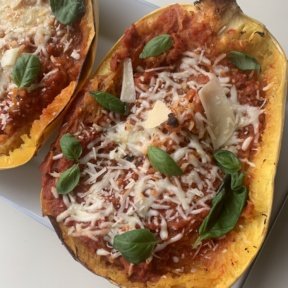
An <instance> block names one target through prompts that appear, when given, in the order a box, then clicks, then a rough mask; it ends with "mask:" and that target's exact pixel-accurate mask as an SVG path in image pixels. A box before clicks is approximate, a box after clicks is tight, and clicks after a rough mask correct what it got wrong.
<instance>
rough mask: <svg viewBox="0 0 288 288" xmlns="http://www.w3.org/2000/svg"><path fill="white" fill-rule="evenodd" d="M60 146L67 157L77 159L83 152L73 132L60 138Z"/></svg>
mask: <svg viewBox="0 0 288 288" xmlns="http://www.w3.org/2000/svg"><path fill="white" fill-rule="evenodd" d="M60 146H61V150H62V153H63V155H64V157H65V158H67V159H69V160H75V161H77V160H78V159H79V157H80V156H81V154H82V146H81V144H80V142H79V141H78V140H77V139H76V138H75V137H74V136H72V135H71V134H64V135H63V136H62V137H61V139H60Z"/></svg>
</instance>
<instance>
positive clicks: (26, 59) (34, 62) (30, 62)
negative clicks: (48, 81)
mask: <svg viewBox="0 0 288 288" xmlns="http://www.w3.org/2000/svg"><path fill="white" fill-rule="evenodd" d="M40 70H41V63H40V60H39V58H38V57H37V56H36V55H32V54H23V55H22V56H20V57H19V58H18V59H17V61H16V64H15V66H14V68H13V71H12V79H13V81H14V83H15V84H16V85H17V86H18V87H21V88H23V87H29V86H30V85H31V84H33V82H34V81H35V80H36V79H37V77H38V76H39V73H40Z"/></svg>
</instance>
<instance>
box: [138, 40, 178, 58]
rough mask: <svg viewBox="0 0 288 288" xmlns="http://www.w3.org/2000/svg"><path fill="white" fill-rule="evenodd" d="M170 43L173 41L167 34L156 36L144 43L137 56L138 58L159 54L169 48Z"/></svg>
mask: <svg viewBox="0 0 288 288" xmlns="http://www.w3.org/2000/svg"><path fill="white" fill-rule="evenodd" d="M172 45H173V41H172V38H171V36H170V35H169V34H162V35H159V36H156V37H154V38H152V39H151V40H150V41H149V42H148V43H146V45H145V46H144V49H143V51H142V53H141V54H140V56H139V57H140V59H145V58H148V57H155V56H159V55H161V54H163V53H164V52H166V51H167V50H169V49H170V48H171V47H172Z"/></svg>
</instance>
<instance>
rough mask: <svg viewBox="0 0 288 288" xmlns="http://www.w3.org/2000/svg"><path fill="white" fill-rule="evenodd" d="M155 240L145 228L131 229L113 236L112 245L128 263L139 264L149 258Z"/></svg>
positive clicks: (155, 242)
mask: <svg viewBox="0 0 288 288" xmlns="http://www.w3.org/2000/svg"><path fill="white" fill-rule="evenodd" d="M156 244H157V240H156V238H155V236H154V234H153V233H151V232H150V231H149V230H147V229H137V230H132V231H129V232H126V233H123V234H120V235H117V236H115V238H114V242H113V247H114V248H115V249H116V250H118V251H119V252H120V253H121V254H122V256H123V257H124V258H125V259H126V260H127V261H128V262H130V263H133V264H139V263H141V262H143V261H145V260H146V259H147V258H149V257H150V256H151V255H152V253H153V250H154V248H155V245H156Z"/></svg>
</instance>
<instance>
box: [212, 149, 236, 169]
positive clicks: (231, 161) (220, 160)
mask: <svg viewBox="0 0 288 288" xmlns="http://www.w3.org/2000/svg"><path fill="white" fill-rule="evenodd" d="M214 158H215V160H216V162H217V164H218V165H219V167H220V168H221V169H222V170H223V171H224V172H225V173H227V174H233V173H236V172H238V171H239V170H240V169H241V162H240V160H239V159H238V158H237V157H236V156H235V154H233V153H232V152H230V151H227V150H218V151H216V152H215V153H214Z"/></svg>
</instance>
